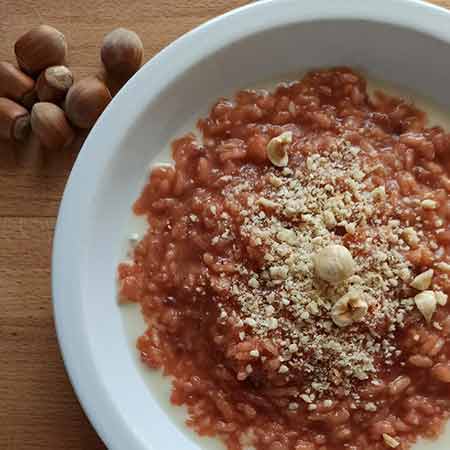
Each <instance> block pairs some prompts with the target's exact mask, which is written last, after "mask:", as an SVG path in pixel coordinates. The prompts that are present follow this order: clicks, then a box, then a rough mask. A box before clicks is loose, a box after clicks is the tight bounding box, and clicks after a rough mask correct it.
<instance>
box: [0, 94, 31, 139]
mask: <svg viewBox="0 0 450 450" xmlns="http://www.w3.org/2000/svg"><path fill="white" fill-rule="evenodd" d="M29 132H30V114H29V113H28V111H27V110H26V109H25V108H24V107H23V106H22V105H19V104H18V103H16V102H13V101H12V100H10V99H8V98H3V97H2V98H0V138H2V139H7V140H11V141H23V140H25V139H26V137H27V136H28V134H29Z"/></svg>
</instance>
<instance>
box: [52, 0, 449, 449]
mask: <svg viewBox="0 0 450 450" xmlns="http://www.w3.org/2000/svg"><path fill="white" fill-rule="evenodd" d="M335 65H349V66H353V67H356V68H357V69H361V70H364V72H365V73H367V74H369V75H371V76H373V77H375V78H378V79H384V80H387V81H389V82H393V83H395V84H398V85H403V86H405V87H407V88H410V89H413V90H414V91H417V92H420V93H422V94H425V95H426V96H428V97H430V98H431V99H432V100H435V101H437V102H438V103H440V104H441V105H443V106H446V107H449V106H450V89H449V88H448V82H449V80H450V14H449V12H447V11H445V10H444V9H440V8H437V7H434V6H431V5H429V4H425V3H422V2H416V1H407V0H377V1H371V2H367V1H366V2H365V1H361V0H345V1H344V0H342V1H331V0H314V1H298V0H275V1H261V2H258V3H255V4H252V5H249V6H246V7H244V8H241V9H238V10H236V11H232V12H231V13H228V14H226V15H224V16H221V17H219V18H217V19H214V20H212V21H210V22H208V23H206V24H205V25H202V26H201V27H199V28H197V29H195V30H194V31H192V32H190V33H188V34H186V35H185V36H183V37H182V38H180V39H178V40H177V41H176V42H174V43H173V44H171V45H170V46H169V47H167V48H166V49H165V50H163V51H162V52H161V53H159V54H158V55H157V56H156V57H154V58H153V59H152V60H151V61H150V62H149V63H147V64H146V65H145V66H144V67H143V68H142V69H141V70H140V71H139V72H138V73H137V75H136V76H134V77H133V79H132V80H131V81H130V82H129V83H128V84H127V85H126V86H125V87H124V88H123V89H122V90H121V91H120V93H119V94H118V95H117V97H116V98H115V99H114V100H113V101H112V103H111V104H110V106H109V107H108V108H107V110H106V111H105V113H104V114H103V115H102V117H101V118H100V120H99V121H98V123H97V125H96V126H95V128H94V129H93V130H92V132H91V133H90V135H89V137H88V139H87V141H86V143H85V145H84V147H83V149H82V151H81V153H80V155H79V157H78V159H77V161H76V163H75V166H74V168H73V170H72V174H71V175H70V178H69V181H68V184H67V187H66V190H65V193H64V198H63V201H62V204H61V209H60V212H59V218H58V223H57V227H56V234H55V243H54V254H53V273H52V276H53V296H54V305H55V316H56V325H57V330H58V337H59V341H60V345H61V349H62V352H63V355H64V360H65V363H66V367H67V370H68V372H69V375H70V378H71V381H72V384H73V385H74V388H75V390H76V392H77V395H78V397H79V399H80V401H81V403H82V405H83V407H84V409H85V411H86V413H87V414H88V416H89V418H90V420H91V422H92V423H93V425H94V427H95V428H96V430H97V431H98V433H99V434H100V436H101V437H102V439H103V440H104V442H105V443H106V445H107V446H108V447H109V448H110V449H117V450H124V449H126V450H144V449H146V450H149V449H155V450H160V449H165V450H171V449H177V450H181V449H183V450H195V449H197V450H198V449H199V448H202V447H204V445H206V441H202V440H200V439H197V440H196V439H193V437H192V436H193V433H190V432H187V431H186V430H185V428H184V427H183V426H179V420H178V419H177V420H174V419H173V417H174V413H173V412H172V409H171V408H169V409H168V410H167V409H164V407H163V403H162V402H161V400H160V398H159V397H161V395H160V396H159V397H158V395H156V394H158V392H155V389H156V388H155V387H154V386H155V384H153V385H152V386H153V388H149V387H148V385H147V384H146V382H145V381H144V378H143V377H142V375H141V370H140V368H139V364H138V363H137V360H138V358H137V355H136V353H137V352H136V351H134V350H133V349H132V348H130V345H129V335H128V334H127V332H126V331H125V327H124V323H123V321H122V312H121V309H120V308H119V306H118V305H117V302H116V267H117V263H118V262H119V260H120V259H121V257H122V256H123V243H124V240H125V235H126V230H127V227H128V226H129V225H128V223H129V220H130V216H131V210H130V208H131V205H132V202H133V200H134V199H135V198H136V197H137V195H138V193H139V191H140V189H141V188H142V186H143V183H144V181H145V178H146V175H147V173H148V166H149V164H150V163H151V162H152V161H156V160H158V158H159V157H160V156H158V155H160V154H161V153H160V152H161V151H162V150H163V149H165V148H167V143H168V142H169V141H170V140H171V139H173V138H174V137H175V136H176V135H178V134H179V133H180V132H181V130H183V129H185V127H186V125H187V124H191V123H192V118H193V117H198V116H199V115H200V114H203V113H205V112H206V111H207V108H208V106H210V105H211V102H212V101H213V100H214V99H216V98H217V97H219V96H221V95H223V94H229V93H231V92H233V91H236V90H237V89H239V88H242V87H246V86H251V85H254V84H255V83H257V82H260V81H264V80H268V79H274V78H280V76H282V75H283V74H286V73H295V72H297V73H300V72H302V71H304V70H307V69H310V68H316V67H323V66H335ZM164 389H166V388H164ZM165 396H166V395H165V394H164V395H163V396H162V397H165ZM175 409H176V408H175V407H174V408H173V410H175ZM199 443H200V444H199ZM208 445H209V444H208ZM449 446H450V434H449V433H447V435H446V436H442V437H441V438H440V439H439V440H438V441H437V442H435V443H421V444H419V445H417V447H415V448H417V449H419V448H422V449H435V450H438V449H439V450H444V449H446V448H449Z"/></svg>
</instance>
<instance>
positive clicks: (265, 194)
mask: <svg viewBox="0 0 450 450" xmlns="http://www.w3.org/2000/svg"><path fill="white" fill-rule="evenodd" d="M198 126H199V129H200V130H201V133H202V139H199V138H196V137H195V136H194V135H186V136H184V137H182V138H181V139H178V140H176V141H175V142H174V143H173V159H174V161H175V164H174V166H173V167H168V166H166V167H156V168H154V169H153V170H152V172H151V174H150V179H149V182H148V184H147V185H146V186H145V188H144V190H143V192H142V194H141V196H140V198H139V199H138V200H137V201H136V203H135V205H134V211H135V213H136V214H139V215H144V214H145V215H146V217H147V219H148V223H149V230H148V231H147V233H146V235H145V237H144V238H143V239H142V240H141V241H140V242H138V243H137V245H136V246H135V248H134V250H132V261H130V262H124V263H122V264H120V266H119V281H120V296H121V299H122V300H128V301H134V302H138V303H139V304H140V307H141V309H142V313H143V315H144V316H145V319H146V321H147V324H148V329H147V331H146V333H145V334H144V335H143V336H142V337H140V338H139V340H138V343H137V347H138V349H139V351H140V354H141V358H142V361H143V363H144V364H146V365H147V366H148V367H150V368H152V369H162V370H163V372H164V374H166V375H170V376H171V377H172V378H173V391H172V396H171V401H172V403H173V404H175V405H185V406H186V407H187V410H188V412H189V418H188V420H187V424H188V425H189V426H190V427H192V428H193V429H195V430H196V431H197V433H198V434H200V435H207V436H217V437H219V438H220V439H221V440H222V441H223V442H224V443H225V444H226V446H227V448H228V449H229V450H242V449H245V448H256V449H257V450H337V449H348V450H369V449H370V450H381V449H389V448H396V449H399V450H400V449H402V450H403V449H409V448H410V446H411V444H412V443H413V442H415V441H416V439H417V438H418V437H419V436H425V437H435V436H437V435H438V434H439V433H440V431H441V429H442V426H443V424H444V423H445V421H446V419H447V418H448V417H449V415H450V316H449V306H448V305H447V295H448V294H449V293H450V278H449V277H450V252H449V250H450V225H449V224H450V198H449V192H450V134H448V133H446V132H444V130H443V129H442V128H440V127H433V128H427V127H426V115H425V113H424V112H422V111H419V110H418V109H417V108H415V107H414V106H413V105H412V104H410V103H408V102H406V101H404V100H402V99H399V98H393V97H388V96H387V95H384V94H382V93H377V94H376V95H374V97H373V98H369V97H368V94H367V91H366V82H365V80H364V78H362V77H361V76H359V75H357V74H355V73H354V72H353V71H351V70H349V69H344V68H342V69H334V70H325V71H316V72H311V73H309V74H307V75H306V76H305V77H304V78H303V79H302V80H301V81H295V82H292V83H288V84H286V83H283V84H280V85H278V86H277V88H276V89H275V91H274V92H267V91H264V90H245V91H241V92H238V93H237V95H236V97H235V98H234V99H233V100H228V99H220V100H219V101H218V102H217V103H216V104H215V105H214V107H213V108H212V110H211V113H210V115H209V116H208V117H207V118H206V119H201V120H200V121H199V124H198Z"/></svg>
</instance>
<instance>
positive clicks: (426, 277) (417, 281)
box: [411, 269, 434, 291]
mask: <svg viewBox="0 0 450 450" xmlns="http://www.w3.org/2000/svg"><path fill="white" fill-rule="evenodd" d="M433 273H434V271H433V269H428V270H427V271H425V272H422V273H421V274H419V275H417V276H416V277H415V278H414V280H413V281H412V282H411V286H412V287H413V288H414V289H417V290H419V291H424V290H425V289H428V288H429V287H430V286H431V281H432V280H433Z"/></svg>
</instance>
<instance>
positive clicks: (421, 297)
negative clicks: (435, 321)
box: [414, 291, 437, 322]
mask: <svg viewBox="0 0 450 450" xmlns="http://www.w3.org/2000/svg"><path fill="white" fill-rule="evenodd" d="M414 301H415V303H416V306H417V309H418V310H419V311H420V312H421V313H422V315H423V317H425V320H426V321H427V322H430V321H431V318H432V317H433V314H434V312H435V311H436V304H437V300H436V296H435V294H434V292H433V291H423V292H421V293H420V294H417V295H416V296H415V297H414Z"/></svg>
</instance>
